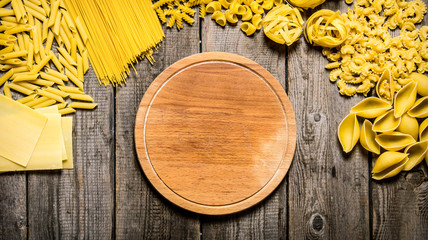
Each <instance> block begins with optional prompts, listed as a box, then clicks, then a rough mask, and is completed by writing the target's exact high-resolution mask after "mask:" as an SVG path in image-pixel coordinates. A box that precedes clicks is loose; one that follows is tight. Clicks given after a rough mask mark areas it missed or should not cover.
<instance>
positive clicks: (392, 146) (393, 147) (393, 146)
mask: <svg viewBox="0 0 428 240" xmlns="http://www.w3.org/2000/svg"><path fill="white" fill-rule="evenodd" d="M376 142H377V143H378V144H379V145H380V146H381V147H383V148H384V149H386V150H388V151H398V150H401V149H403V148H405V147H407V146H409V145H411V144H413V143H415V142H416V140H415V139H414V138H413V137H412V136H410V135H409V134H404V133H400V132H392V133H382V134H379V135H377V137H376Z"/></svg>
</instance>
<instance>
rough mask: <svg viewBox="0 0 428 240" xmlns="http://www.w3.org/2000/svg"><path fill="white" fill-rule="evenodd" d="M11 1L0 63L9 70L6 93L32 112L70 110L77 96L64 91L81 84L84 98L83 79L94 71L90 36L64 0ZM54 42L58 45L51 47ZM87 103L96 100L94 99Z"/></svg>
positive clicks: (2, 81) (3, 24)
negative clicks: (89, 52)
mask: <svg viewBox="0 0 428 240" xmlns="http://www.w3.org/2000/svg"><path fill="white" fill-rule="evenodd" d="M9 2H10V7H11V9H8V6H6V7H5V8H2V9H4V10H1V11H3V14H1V13H2V12H1V11H0V18H1V25H0V28H1V33H0V42H1V41H3V44H2V48H1V47H0V48H1V49H0V64H1V65H2V66H3V68H2V69H1V70H2V71H6V72H5V73H4V74H3V76H2V77H0V87H1V86H3V93H4V95H5V96H7V97H9V98H13V99H15V100H16V101H17V102H20V103H22V104H25V105H27V106H29V107H32V108H42V107H47V106H51V105H57V104H61V106H62V107H61V108H69V109H71V108H72V107H69V105H68V99H72V98H70V97H69V95H70V94H69V93H67V92H65V91H63V90H62V89H61V88H60V87H62V88H66V89H68V88H71V89H74V88H75V87H74V86H77V87H79V89H80V91H81V93H80V94H83V81H84V79H83V75H84V73H86V72H87V71H88V69H89V60H88V58H87V50H86V45H87V38H88V37H87V34H86V33H85V32H83V31H84V29H83V28H81V26H80V23H79V22H78V21H76V20H77V19H76V18H73V17H72V16H71V15H70V13H69V12H68V10H67V9H65V7H64V3H63V2H62V1H61V0H58V1H50V3H47V2H46V1H22V0H13V1H5V4H8V3H9ZM22 6H23V8H22ZM54 40H55V41H56V43H57V44H56V45H55V46H58V47H54V48H52V46H53V43H54ZM83 56H84V57H83ZM6 66H7V67H6ZM85 66H86V67H85ZM64 69H65V71H66V72H68V75H67V74H66V73H64ZM69 80H71V81H69ZM73 85H74V86H73ZM10 90H12V91H13V92H15V93H16V94H12V93H11V91H10ZM85 96H88V95H85ZM86 99H88V100H89V99H91V100H92V102H93V99H92V98H91V97H89V98H88V97H87V98H86ZM67 105H68V106H67ZM93 106H94V107H95V106H96V104H95V103H94V105H93ZM72 112H75V111H74V110H73V111H72V110H69V111H67V112H66V111H63V112H62V114H69V113H72Z"/></svg>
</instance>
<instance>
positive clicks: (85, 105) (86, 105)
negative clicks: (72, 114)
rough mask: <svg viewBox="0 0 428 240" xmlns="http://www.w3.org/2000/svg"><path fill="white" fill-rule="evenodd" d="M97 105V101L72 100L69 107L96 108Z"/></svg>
mask: <svg viewBox="0 0 428 240" xmlns="http://www.w3.org/2000/svg"><path fill="white" fill-rule="evenodd" d="M96 106H97V104H96V103H88V102H71V103H70V104H69V105H68V107H70V108H80V109H94V108H95V107H96Z"/></svg>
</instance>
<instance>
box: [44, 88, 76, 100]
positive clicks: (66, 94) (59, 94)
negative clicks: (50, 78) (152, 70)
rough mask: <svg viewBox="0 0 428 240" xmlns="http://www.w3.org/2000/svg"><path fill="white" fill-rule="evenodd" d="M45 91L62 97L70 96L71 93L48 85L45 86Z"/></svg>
mask: <svg viewBox="0 0 428 240" xmlns="http://www.w3.org/2000/svg"><path fill="white" fill-rule="evenodd" d="M45 91H47V92H50V93H53V94H55V95H58V96H60V97H62V98H65V97H68V96H69V95H70V94H69V93H66V92H64V91H61V90H59V89H56V88H53V87H47V88H45Z"/></svg>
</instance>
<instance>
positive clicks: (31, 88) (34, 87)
mask: <svg viewBox="0 0 428 240" xmlns="http://www.w3.org/2000/svg"><path fill="white" fill-rule="evenodd" d="M16 84H17V85H19V86H21V87H25V88H26V89H29V90H31V91H34V90H36V89H39V88H40V87H39V86H37V85H34V84H32V83H29V82H17V83H16Z"/></svg>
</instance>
